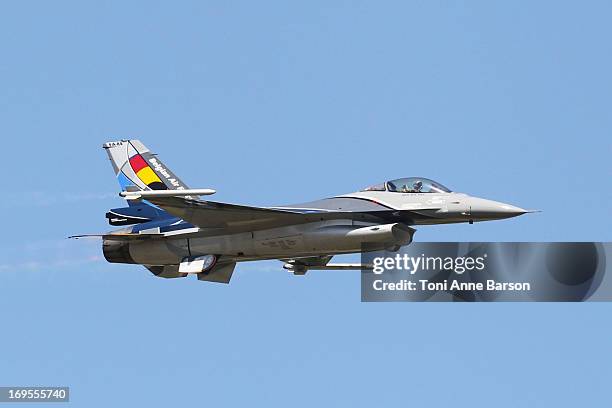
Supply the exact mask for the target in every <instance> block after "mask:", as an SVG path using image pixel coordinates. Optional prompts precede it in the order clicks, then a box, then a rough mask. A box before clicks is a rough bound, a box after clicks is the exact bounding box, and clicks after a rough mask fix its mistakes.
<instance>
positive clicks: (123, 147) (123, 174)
mask: <svg viewBox="0 0 612 408" xmlns="http://www.w3.org/2000/svg"><path fill="white" fill-rule="evenodd" d="M102 147H103V148H104V149H105V150H106V153H107V154H108V157H109V159H110V161H111V164H112V165H113V170H114V171H115V175H116V176H117V180H118V181H119V185H120V186H121V189H122V190H123V191H129V190H184V189H187V188H188V187H187V185H186V184H185V183H183V182H182V181H181V179H179V178H178V177H177V176H176V175H175V174H174V173H173V172H172V171H171V170H170V169H168V167H166V166H165V165H164V164H163V163H162V162H161V160H159V158H158V157H157V156H156V155H155V154H154V153H153V152H151V151H150V150H149V149H147V147H146V146H145V145H144V144H142V143H141V142H140V140H120V141H117V142H107V143H104V145H103V146H102Z"/></svg>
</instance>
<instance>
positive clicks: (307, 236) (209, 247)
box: [125, 220, 414, 265]
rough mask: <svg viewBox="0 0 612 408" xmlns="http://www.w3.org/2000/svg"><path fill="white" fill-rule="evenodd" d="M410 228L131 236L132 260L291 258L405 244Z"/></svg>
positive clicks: (311, 227)
mask: <svg viewBox="0 0 612 408" xmlns="http://www.w3.org/2000/svg"><path fill="white" fill-rule="evenodd" d="M413 233H414V230H413V229H411V228H409V227H407V226H405V225H403V224H399V223H391V224H363V223H357V222H354V221H351V220H334V221H320V222H315V223H310V224H302V225H293V226H288V227H281V228H273V229H269V230H262V231H254V232H245V233H238V234H228V235H219V236H210V237H198V238H189V239H185V238H174V239H168V238H166V239H151V240H142V241H133V242H130V243H129V244H127V243H125V244H127V245H129V254H130V256H131V258H132V260H133V261H134V263H140V264H146V265H170V264H177V263H180V262H181V261H182V260H183V259H184V258H185V257H189V256H191V257H193V256H201V255H218V256H222V257H225V258H228V259H232V260H234V261H240V260H243V259H264V258H290V257H297V256H315V255H316V256H318V255H324V254H339V253H354V252H361V251H362V249H363V248H362V245H363V244H371V245H375V246H376V247H377V248H385V247H387V246H396V245H405V244H407V243H409V242H410V241H411V240H412V234H413Z"/></svg>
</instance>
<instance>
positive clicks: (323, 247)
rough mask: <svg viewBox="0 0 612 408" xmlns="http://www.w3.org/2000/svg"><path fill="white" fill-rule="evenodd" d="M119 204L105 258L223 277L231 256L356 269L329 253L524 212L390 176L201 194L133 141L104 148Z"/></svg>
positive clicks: (295, 266) (105, 240) (301, 269)
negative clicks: (248, 197) (237, 194)
mask: <svg viewBox="0 0 612 408" xmlns="http://www.w3.org/2000/svg"><path fill="white" fill-rule="evenodd" d="M103 148H104V149H105V150H106V153H107V154H108V157H109V158H110V161H111V164H112V167H113V170H114V172H115V175H116V177H117V179H118V181H119V184H120V186H121V192H120V193H119V195H120V196H121V197H123V198H125V199H126V200H127V204H128V205H127V207H122V208H114V209H111V210H109V211H108V212H107V213H106V218H107V219H108V222H109V224H110V225H112V226H127V227H125V228H122V229H118V230H114V231H111V232H108V233H105V234H100V235H76V236H73V238H81V237H86V236H96V237H101V238H102V250H103V253H104V257H105V258H106V260H107V261H108V262H113V263H125V264H140V265H143V266H144V267H146V268H147V269H148V270H149V271H151V272H152V273H153V274H154V275H156V276H159V277H162V278H178V277H185V276H188V275H191V274H193V275H196V276H197V279H198V280H202V281H210V282H221V283H229V281H230V279H231V277H232V273H233V272H234V269H235V266H236V264H237V263H238V262H246V261H257V260H265V259H277V260H280V261H282V262H283V264H284V265H283V267H284V268H285V269H287V270H289V271H291V272H293V273H294V274H296V275H303V274H305V273H306V272H307V271H308V270H309V269H362V268H364V267H366V266H365V265H360V264H330V263H329V262H330V260H331V258H332V257H333V256H334V255H338V254H350V253H360V252H366V251H379V250H388V251H396V250H398V249H399V248H400V247H401V246H403V245H408V244H410V243H411V242H412V240H413V237H414V233H415V231H416V230H415V229H414V227H415V226H417V225H431V224H449V223H460V222H468V223H470V224H472V223H474V222H478V221H489V220H499V219H503V218H510V217H516V216H518V215H521V214H525V213H528V212H531V211H528V210H524V209H522V208H519V207H515V206H513V205H510V204H504V203H500V202H496V201H491V200H486V199H483V198H477V197H471V196H469V195H467V194H463V193H456V192H453V191H451V190H449V189H448V188H447V187H445V186H443V185H442V184H440V183H438V182H435V181H433V180H430V179H427V178H424V177H407V178H399V179H394V180H389V181H386V182H384V183H380V184H376V185H373V186H370V187H366V188H364V189H363V190H361V191H357V192H354V193H349V194H343V195H338V196H335V197H330V198H324V199H322V200H317V201H312V202H307V203H302V204H293V205H284V206H278V207H254V206H248V205H236V204H228V203H222V202H216V201H209V200H205V199H202V198H201V196H208V195H211V194H214V193H215V190H212V189H190V188H189V187H187V185H186V184H185V183H184V182H183V181H182V180H181V179H180V178H178V177H177V176H176V175H175V174H174V173H173V172H172V171H171V170H170V169H169V168H168V167H167V166H166V165H165V164H164V163H163V162H162V161H161V160H160V159H159V157H158V156H157V155H155V154H154V153H152V152H151V151H150V150H149V149H147V148H146V147H145V145H143V144H142V143H141V142H140V141H139V140H120V141H116V142H108V143H105V144H104V145H103Z"/></svg>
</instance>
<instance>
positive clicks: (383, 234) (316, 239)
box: [302, 223, 415, 252]
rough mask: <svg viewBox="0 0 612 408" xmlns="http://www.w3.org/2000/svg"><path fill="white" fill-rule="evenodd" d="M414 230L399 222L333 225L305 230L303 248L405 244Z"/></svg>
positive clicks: (333, 248) (344, 249) (341, 248)
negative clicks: (370, 224) (359, 225)
mask: <svg viewBox="0 0 612 408" xmlns="http://www.w3.org/2000/svg"><path fill="white" fill-rule="evenodd" d="M414 232H415V230H414V229H412V228H410V227H408V226H407V225H404V224H401V223H394V224H383V225H372V226H367V227H360V228H359V227H357V228H356V227H355V226H352V225H333V226H328V227H322V228H318V229H316V230H313V231H310V232H306V233H304V234H303V235H302V237H303V239H304V246H305V249H307V250H313V251H325V252H327V251H348V250H354V249H358V250H361V247H362V245H364V244H374V245H375V246H378V247H380V248H383V247H387V246H401V245H407V244H409V243H410V242H412V236H413V235H414ZM376 244H378V245H376Z"/></svg>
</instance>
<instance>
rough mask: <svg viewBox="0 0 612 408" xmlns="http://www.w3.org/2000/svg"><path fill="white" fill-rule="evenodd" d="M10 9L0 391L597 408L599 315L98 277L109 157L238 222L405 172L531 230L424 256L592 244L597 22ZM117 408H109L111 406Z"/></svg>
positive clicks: (445, 8)
mask: <svg viewBox="0 0 612 408" xmlns="http://www.w3.org/2000/svg"><path fill="white" fill-rule="evenodd" d="M495 3H497V4H494V2H488V1H480V2H479V1H472V2H468V3H466V4H462V3H458V2H435V1H427V2H424V1H421V2H404V1H401V2H400V1H398V2H342V1H337V2H327V1H322V2H312V1H311V2H302V3H300V4H297V3H296V2H281V1H279V2H227V1H218V2H199V1H198V2H196V1H194V2H151V1H146V2H141V3H138V2H130V3H129V4H128V3H127V2H110V1H108V2H96V3H94V2H82V1H74V2H63V1H53V2H48V1H46V2H42V1H41V2H10V3H8V2H7V3H5V4H3V6H2V8H1V10H0V134H1V135H2V154H3V165H2V175H3V176H2V178H3V180H4V189H3V190H4V192H3V194H2V200H1V203H0V209H1V210H2V213H3V214H4V216H5V217H4V224H5V227H4V231H3V234H2V238H0V240H1V241H0V244H1V245H0V251H1V252H0V254H1V256H0V310H2V312H1V313H0V317H1V321H2V335H1V336H0V349H1V350H2V352H0V385H48V384H55V385H68V386H70V387H72V405H73V406H87V407H108V406H116V405H128V404H129V405H135V404H138V405H145V404H146V405H147V406H169V405H170V404H175V403H176V404H178V405H182V406H185V405H191V406H194V405H196V403H197V404H199V405H205V406H213V405H214V406H218V407H226V406H227V407H229V406H253V405H257V406H296V407H313V406H346V407H372V406H405V405H406V404H411V405H414V406H434V407H447V406H450V405H452V406H468V407H480V406H483V407H489V406H492V405H494V406H497V407H542V406H553V405H554V406H557V407H576V406H590V407H596V406H607V405H608V404H609V399H610V397H609V380H610V377H611V376H612V357H611V356H612V355H611V351H610V347H611V344H612V342H611V340H612V329H611V326H610V324H609V320H610V315H611V314H612V306H611V305H610V304H606V303H602V304H433V303H422V304H362V303H360V301H359V298H360V292H359V275H358V273H355V272H350V271H347V272H327V273H326V272H312V273H309V274H308V275H307V276H305V277H296V276H292V275H290V274H288V273H287V272H285V271H284V270H282V269H281V265H280V263H278V262H262V263H252V264H244V265H239V267H238V269H237V272H236V273H235V275H234V278H233V281H232V283H231V284H230V285H229V286H221V285H215V284H206V283H200V282H197V281H194V280H192V279H182V280H163V279H157V278H154V277H153V276H152V275H150V274H149V273H148V272H147V271H146V270H144V269H143V268H140V267H138V266H122V265H109V264H107V263H106V262H105V261H104V260H102V259H101V258H100V256H101V251H100V249H99V243H97V242H91V241H76V242H74V241H68V240H66V239H65V237H66V236H68V235H71V234H75V233H88V232H101V231H106V230H108V229H110V227H108V225H106V223H105V219H104V212H105V211H106V210H107V209H108V208H112V207H118V206H121V205H122V201H121V200H120V199H119V198H118V197H116V195H115V194H116V192H117V190H118V186H117V184H116V181H115V180H114V178H113V176H112V171H111V168H110V165H109V163H108V160H107V158H106V156H105V154H104V152H103V150H102V149H101V148H100V146H101V144H102V143H103V142H105V141H107V140H114V139H117V138H140V139H141V140H143V141H144V142H145V143H146V144H147V145H148V146H149V147H151V148H152V149H153V150H154V151H155V152H157V153H159V154H160V156H161V157H162V159H163V160H164V161H165V162H166V164H168V165H169V166H170V167H171V168H172V169H173V170H174V171H175V172H176V173H178V174H179V175H180V176H181V177H182V178H183V179H184V180H185V181H186V182H187V183H189V184H190V185H191V186H193V187H211V188H215V189H217V190H218V194H217V196H215V199H217V200H220V201H229V202H237V203H248V204H255V205H264V204H266V205H275V204H285V203H291V202H300V201H307V200H311V199H316V198H320V197H325V196H330V195H334V194H339V193H346V192H351V191H354V190H357V189H359V188H361V187H364V186H366V185H369V184H373V183H376V182H379V181H383V180H385V179H391V178H397V177H402V176H412V175H420V176H426V177H430V178H433V179H435V180H439V181H440V182H442V183H443V184H445V185H448V186H449V187H451V188H452V189H454V190H456V191H463V192H467V193H470V194H473V195H477V196H482V197H488V198H492V199H495V200H499V201H504V202H508V203H512V204H515V205H518V206H521V207H524V208H538V209H543V210H544V212H543V213H541V214H532V215H525V216H522V217H520V218H517V219H512V220H506V221H498V222H491V223H485V224H476V225H454V226H438V227H423V228H420V229H419V230H418V232H417V234H416V236H415V238H416V239H417V240H421V241H436V240H439V241H450V240H461V241H487V240H493V241H496V240H497V241H549V240H559V241H564V240H570V241H571V240H580V241H582V240H586V241H609V240H610V238H611V233H610V227H611V226H612V225H611V223H610V215H611V214H612V195H611V193H610V191H611V190H610V180H611V176H612V165H611V164H610V163H611V162H610V157H611V153H612V142H611V136H610V135H611V134H612V115H611V114H610V112H611V109H612V104H611V102H612V101H611V98H612V79H611V78H612V76H611V75H610V73H611V72H612V42H610V38H612V25H610V15H611V14H612V7H611V6H610V3H609V2H603V1H602V2H593V1H588V2H559V1H540V2H527V1H519V2H495ZM119 402H120V404H119Z"/></svg>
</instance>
